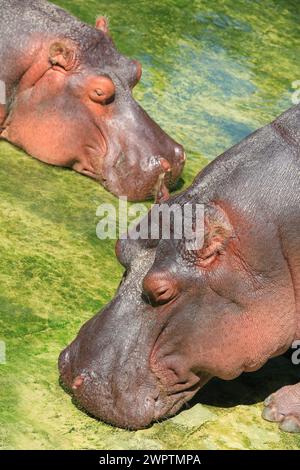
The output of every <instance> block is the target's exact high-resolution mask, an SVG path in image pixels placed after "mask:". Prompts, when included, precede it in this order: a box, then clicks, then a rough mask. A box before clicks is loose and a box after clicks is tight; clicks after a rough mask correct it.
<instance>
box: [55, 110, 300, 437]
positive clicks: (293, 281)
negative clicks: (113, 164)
mask: <svg viewBox="0 0 300 470" xmlns="http://www.w3.org/2000/svg"><path fill="white" fill-rule="evenodd" d="M299 129H300V105H298V106H296V107H293V108H291V109H290V110H288V111H286V112H285V113H284V114H282V115H281V116H279V117H278V118H277V119H276V120H275V121H273V122H272V123H271V124H268V125H266V126H265V127H263V128H261V129H259V130H257V131H256V132H254V133H253V134H251V135H249V136H248V137H246V138H245V139H244V140H242V141H241V142H240V143H238V144H236V145H234V146H233V147H232V148H231V149H230V150H228V151H226V152H225V153H223V154H222V155H221V156H219V157H218V158H216V159H215V160H214V161H213V162H211V163H210V164H209V165H208V166H207V167H206V168H205V169H203V170H202V171H201V172H200V173H199V175H198V176H197V177H196V179H195V180H194V182H193V184H192V185H191V186H190V187H189V188H188V189H187V190H185V191H183V192H182V193H180V194H177V195H174V196H172V197H171V198H170V199H169V200H168V201H165V202H164V203H163V204H160V205H158V207H160V206H166V205H167V206H168V207H169V208H170V207H171V206H172V205H173V204H177V205H179V206H180V207H184V206H185V205H186V204H192V206H194V205H195V204H200V205H202V206H203V241H202V243H201V244H199V246H194V245H189V244H187V243H185V242H184V238H182V239H180V238H178V239H177V238H175V237H174V236H170V237H169V239H168V238H166V237H165V238H164V237H162V236H161V234H159V236H157V237H152V236H150V235H151V234H152V232H151V233H150V234H149V238H148V239H147V237H145V238H143V239H142V238H140V239H139V238H137V237H135V238H134V237H130V236H129V235H130V232H129V234H128V236H127V237H121V239H120V240H119V241H117V244H116V255H117V257H118V260H119V261H120V263H121V264H122V265H123V266H124V268H125V272H124V276H123V279H122V281H121V283H120V286H119V287H118V289H117V292H116V294H115V297H114V298H113V300H112V301H111V302H110V303H109V304H108V305H107V306H105V307H104V309H103V310H102V312H100V313H98V314H97V315H96V316H95V317H94V318H92V319H91V320H89V321H88V322H87V323H86V324H85V325H84V326H83V327H82V328H81V330H80V331H79V334H78V336H77V337H76V338H75V340H74V341H73V342H72V343H71V344H70V345H69V346H67V347H66V349H64V351H63V352H62V353H61V355H60V358H59V370H60V377H61V380H62V383H63V384H64V385H65V387H67V388H68V389H70V390H71V391H72V393H73V394H74V397H75V399H76V401H77V402H78V403H79V404H80V405H81V406H82V407H83V408H85V409H86V410H87V411H88V412H90V413H91V414H92V415H94V416H96V417H98V418H101V419H102V420H103V421H105V422H108V423H112V424H114V425H116V426H120V427H125V428H129V429H139V428H143V427H146V426H149V425H150V424H151V423H152V422H154V421H157V420H160V419H162V418H167V417H169V416H172V415H174V414H175V413H176V412H178V411H179V410H180V408H181V407H182V406H183V404H184V403H185V402H187V401H188V400H190V399H191V398H192V397H193V396H194V395H195V393H196V392H197V391H198V390H199V389H200V388H201V387H203V386H204V385H205V384H206V383H207V382H208V381H209V380H210V379H211V378H212V377H218V378H220V379H223V380H232V379H234V378H236V377H238V376H239V375H240V374H242V373H243V372H252V371H256V370H258V369H259V368H261V367H262V366H263V365H264V364H265V363H266V362H267V361H268V359H269V358H272V357H275V356H278V355H281V354H284V353H285V352H286V351H287V350H288V349H289V348H290V346H291V345H292V344H293V342H294V341H295V340H299V338H300V131H299ZM155 207H156V206H155V205H154V206H153V208H152V209H151V210H150V212H149V214H148V215H147V217H148V219H151V217H153V211H154V208H155ZM195 207H196V206H195ZM156 210H157V209H156ZM194 212H195V211H194ZM143 220H144V219H142V221H143ZM194 222H195V215H193V223H194ZM141 224H142V222H140V225H141ZM137 232H138V230H137ZM170 234H172V231H170ZM263 417H264V418H266V419H267V420H270V421H275V422H278V423H279V426H280V428H281V429H282V430H285V431H290V432H299V431H300V383H297V384H294V385H291V386H286V387H284V388H282V389H280V390H279V391H278V392H276V393H274V394H272V395H271V396H270V397H268V398H267V399H266V401H265V408H264V411H263Z"/></svg>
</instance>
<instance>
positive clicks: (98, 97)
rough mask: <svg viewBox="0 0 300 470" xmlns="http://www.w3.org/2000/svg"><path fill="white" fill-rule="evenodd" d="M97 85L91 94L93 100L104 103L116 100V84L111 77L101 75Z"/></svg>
mask: <svg viewBox="0 0 300 470" xmlns="http://www.w3.org/2000/svg"><path fill="white" fill-rule="evenodd" d="M95 85H96V86H95V88H94V87H93V89H92V90H91V91H90V94H89V95H90V99H91V100H92V101H94V102H96V103H100V104H103V105H106V104H109V103H112V102H113V101H114V97H115V91H116V90H115V85H114V83H113V81H112V80H111V79H110V78H109V77H104V76H103V77H99V78H98V79H97V83H96V84H95Z"/></svg>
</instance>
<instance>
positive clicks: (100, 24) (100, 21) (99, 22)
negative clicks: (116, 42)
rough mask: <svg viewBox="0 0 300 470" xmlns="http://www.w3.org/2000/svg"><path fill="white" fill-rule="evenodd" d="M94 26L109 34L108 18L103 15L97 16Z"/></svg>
mask: <svg viewBox="0 0 300 470" xmlns="http://www.w3.org/2000/svg"><path fill="white" fill-rule="evenodd" d="M95 26H96V29H99V30H100V31H102V32H103V33H104V34H109V26H108V19H107V18H106V17H105V16H98V18H97V19H96V25H95Z"/></svg>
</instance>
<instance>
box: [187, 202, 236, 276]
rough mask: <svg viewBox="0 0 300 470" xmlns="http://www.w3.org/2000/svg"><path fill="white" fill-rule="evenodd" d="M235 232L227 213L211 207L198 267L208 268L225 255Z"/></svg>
mask: <svg viewBox="0 0 300 470" xmlns="http://www.w3.org/2000/svg"><path fill="white" fill-rule="evenodd" d="M234 238H235V234H234V230H233V227H232V225H231V224H230V221H229V219H228V217H227V215H226V213H225V212H224V211H223V210H222V209H221V208H219V207H216V206H210V207H209V208H208V209H206V211H205V219H204V243H203V246H202V248H201V249H200V250H198V252H197V261H196V264H197V266H200V267H207V266H210V265H211V264H212V263H213V262H214V261H216V260H217V258H219V256H220V255H222V254H224V253H225V251H226V248H227V246H228V243H229V241H230V240H233V239H234Z"/></svg>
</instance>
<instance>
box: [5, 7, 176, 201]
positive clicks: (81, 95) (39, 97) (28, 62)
mask: <svg viewBox="0 0 300 470" xmlns="http://www.w3.org/2000/svg"><path fill="white" fill-rule="evenodd" d="M0 10H1V15H0V63H1V68H0V81H1V82H0V85H1V89H2V88H3V87H4V84H5V89H6V92H5V95H6V97H5V98H6V99H3V98H2V99H1V100H0V137H1V138H3V139H6V140H8V141H9V142H12V143H13V144H15V145H17V146H19V147H21V148H22V149H24V150H25V151H26V152H28V153H29V154H30V155H32V156H33V157H35V158H38V159H39V160H41V161H43V162H46V163H49V164H52V165H59V166H64V167H70V168H73V169H74V170H76V171H78V172H79V173H82V174H84V175H87V176H90V177H92V178H94V179H96V180H98V181H100V182H101V183H102V184H103V186H105V187H106V188H107V189H108V190H109V191H111V192H112V193H113V194H115V195H122V196H127V197H128V199H130V200H144V199H148V198H151V197H153V195H154V194H158V195H159V196H160V195H161V197H166V195H167V194H168V188H170V187H171V188H172V187H173V186H174V185H175V184H176V181H177V179H178V177H179V175H180V174H181V171H182V169H183V165H184V160H185V154H184V151H183V148H182V146H181V145H179V144H177V143H176V142H175V141H174V140H172V139H171V138H170V137H169V136H168V135H167V134H166V133H165V132H164V131H163V130H162V129H161V128H160V127H159V126H158V125H157V124H156V123H155V122H154V121H153V120H152V119H151V118H150V117H149V116H148V115H147V114H146V112H145V111H144V110H143V109H142V108H141V107H140V106H139V105H138V104H137V102H136V101H135V100H134V99H133V97H132V89H133V87H134V86H135V85H136V84H137V83H138V81H139V80H140V78H141V74H142V68H141V65H140V63H139V62H137V61H135V60H129V59H127V58H126V57H124V56H122V55H121V54H120V53H119V52H118V51H117V50H116V48H115V46H114V44H113V41H112V39H111V37H110V34H109V31H108V26H107V22H106V20H105V18H104V17H99V18H98V19H97V21H96V27H95V28H93V27H91V26H88V25H87V24H84V23H82V22H81V21H79V20H77V19H76V18H74V17H73V16H71V15H70V14H68V13H67V12H66V11H64V10H62V9H61V8H59V7H57V6H55V5H53V4H50V3H48V2H46V1H44V0H26V2H24V1H23V0H0ZM3 94H4V93H3V90H2V92H1V93H0V96H1V95H3Z"/></svg>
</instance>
